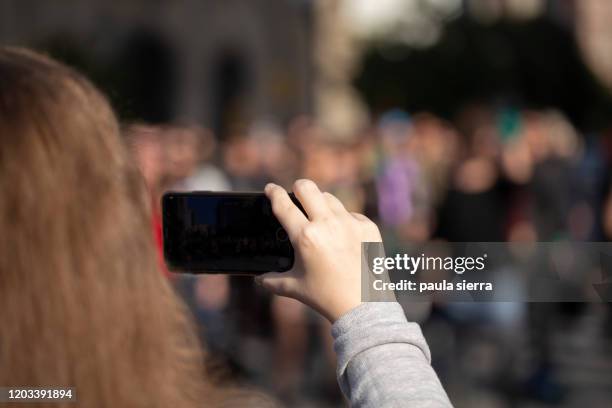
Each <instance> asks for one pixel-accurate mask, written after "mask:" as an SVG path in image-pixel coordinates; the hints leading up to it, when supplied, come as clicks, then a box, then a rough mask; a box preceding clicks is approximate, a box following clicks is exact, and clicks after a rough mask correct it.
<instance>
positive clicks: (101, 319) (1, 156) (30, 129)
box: [0, 47, 212, 407]
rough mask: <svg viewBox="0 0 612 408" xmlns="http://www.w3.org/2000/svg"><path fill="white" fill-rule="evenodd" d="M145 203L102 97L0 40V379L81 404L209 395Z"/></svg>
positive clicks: (183, 403) (188, 402) (174, 403)
mask: <svg viewBox="0 0 612 408" xmlns="http://www.w3.org/2000/svg"><path fill="white" fill-rule="evenodd" d="M147 204H148V200H147V198H146V195H145V194H144V192H143V183H142V180H141V178H140V177H139V176H138V175H137V173H136V172H135V170H134V169H133V166H132V165H131V163H130V161H129V159H128V156H127V154H126V152H125V149H124V148H123V146H122V141H121V140H120V136H119V130H118V125H117V122H116V119H115V117H114V115H113V112H112V110H111V109H110V107H109V105H108V103H107V102H106V100H105V99H104V97H103V96H102V95H101V94H100V93H99V92H98V91H97V90H96V89H95V88H94V87H93V86H92V85H91V84H90V83H89V82H88V81H87V80H85V79H84V78H83V77H82V76H80V75H79V74H77V73H76V72H75V71H73V70H71V69H69V68H67V67H65V66H63V65H61V64H59V63H57V62H55V61H53V60H51V59H48V58H46V57H43V56H41V55H38V54H36V53H33V52H29V51H25V50H22V49H14V48H1V47H0V327H2V331H1V333H0V384H1V385H3V386H30V387H33V386H63V387H75V389H76V398H77V400H78V401H79V405H82V406H87V407H95V406H117V407H119V406H120V407H128V406H129V407H132V406H134V407H135V406H147V407H149V406H164V407H188V406H193V405H194V404H195V403H197V402H199V404H200V405H201V404H203V403H206V402H210V399H209V398H210V397H211V394H210V393H211V391H212V390H211V389H210V388H209V387H205V385H204V384H205V382H204V381H203V377H204V376H203V372H202V364H201V362H202V358H201V355H200V353H199V352H198V348H197V344H196V343H197V342H196V340H195V337H194V336H193V334H192V331H191V329H190V326H189V323H188V322H187V321H186V318H185V317H184V316H185V313H184V311H183V310H182V306H181V304H180V302H179V301H178V300H177V299H176V297H175V295H174V293H173V291H172V289H171V287H170V286H169V284H168V283H167V282H166V281H165V280H164V278H163V277H162V275H161V274H160V273H159V271H158V267H157V264H156V258H155V253H154V246H153V243H152V239H151V234H150V222H149V214H148V210H147Z"/></svg>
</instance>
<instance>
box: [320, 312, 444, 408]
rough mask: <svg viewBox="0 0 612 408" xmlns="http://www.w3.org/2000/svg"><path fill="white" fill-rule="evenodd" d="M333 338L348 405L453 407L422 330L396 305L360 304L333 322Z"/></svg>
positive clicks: (338, 371) (342, 387)
mask: <svg viewBox="0 0 612 408" xmlns="http://www.w3.org/2000/svg"><path fill="white" fill-rule="evenodd" d="M332 336H333V337H334V349H335V351H336V355H337V358H338V368H337V376H338V382H339V384H340V388H341V389H342V392H343V393H344V395H345V396H346V397H347V398H348V399H349V401H350V405H351V407H424V408H425V407H452V404H451V403H450V401H449V399H448V396H447V395H446V392H445V391H444V388H443V387H442V384H440V380H439V379H438V376H437V375H436V373H435V371H434V370H433V368H431V365H430V362H431V356H430V353H429V347H428V346H427V342H426V341H425V338H424V337H423V334H422V333H421V328H420V327H419V325H418V324H416V323H409V322H408V321H407V320H406V316H405V315H404V311H403V310H402V308H401V306H400V305H399V304H398V303H395V302H387V303H383V302H377V303H364V304H362V305H360V306H358V307H356V308H354V309H353V310H351V311H349V312H348V313H346V314H345V315H343V316H342V317H340V319H338V320H337V321H336V322H335V323H334V325H333V326H332Z"/></svg>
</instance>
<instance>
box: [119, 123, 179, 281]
mask: <svg viewBox="0 0 612 408" xmlns="http://www.w3.org/2000/svg"><path fill="white" fill-rule="evenodd" d="M124 136H125V138H126V140H127V144H128V147H129V150H130V153H131V154H132V155H133V157H134V159H135V161H136V165H137V166H138V169H139V170H140V173H141V174H142V176H143V178H144V181H145V184H146V187H147V190H148V193H149V199H150V202H151V228H152V231H153V237H154V239H155V244H156V246H157V255H158V260H159V265H160V268H161V269H162V271H164V273H165V274H166V276H168V277H170V276H171V275H170V274H169V273H168V269H167V268H166V264H165V262H164V250H163V236H162V235H163V234H162V220H161V217H162V216H161V195H162V193H163V192H164V190H165V189H166V186H167V185H168V177H167V161H168V160H167V156H166V149H165V148H164V141H163V132H162V129H161V128H160V127H158V126H152V125H147V124H141V123H136V124H132V125H129V126H127V127H126V129H125V130H124Z"/></svg>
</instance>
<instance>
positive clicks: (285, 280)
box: [256, 180, 381, 323]
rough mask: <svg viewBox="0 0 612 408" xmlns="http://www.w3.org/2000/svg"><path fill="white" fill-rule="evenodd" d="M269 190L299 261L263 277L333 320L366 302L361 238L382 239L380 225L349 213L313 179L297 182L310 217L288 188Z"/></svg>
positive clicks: (274, 289)
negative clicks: (363, 298) (292, 198)
mask: <svg viewBox="0 0 612 408" xmlns="http://www.w3.org/2000/svg"><path fill="white" fill-rule="evenodd" d="M265 192H266V195H267V196H268V198H269V199H270V201H272V210H273V212H274V215H276V217H277V218H278V220H279V221H280V223H281V224H282V225H283V227H284V228H285V230H286V231H287V233H288V234H289V239H290V240H291V243H292V244H293V248H294V249H295V252H296V263H295V265H294V268H293V269H292V270H291V271H289V272H285V273H276V272H271V273H266V274H264V275H261V276H259V277H257V278H256V280H257V282H258V283H260V284H261V285H263V286H264V287H265V288H267V289H269V290H270V291H272V292H273V293H275V294H277V295H281V296H287V297H291V298H294V299H297V300H299V301H301V302H303V303H305V304H307V305H309V306H311V307H312V308H314V309H315V310H317V311H319V312H320V313H321V314H322V315H323V316H325V317H326V318H327V319H329V320H330V321H331V322H332V323H333V322H334V321H336V319H338V318H339V317H340V316H342V315H343V314H344V313H346V312H348V311H349V310H351V309H353V308H354V307H356V306H358V305H359V304H360V303H361V243H362V242H380V241H381V236H380V231H379V230H378V227H377V226H376V224H374V223H373V222H372V221H370V220H369V219H368V218H367V217H365V216H363V215H361V214H356V213H349V212H348V211H347V210H346V209H345V208H344V206H343V205H342V203H341V202H340V200H338V199H337V198H336V197H334V196H333V195H331V194H329V193H322V192H321V191H320V190H319V188H318V187H317V185H316V184H315V183H313V182H312V181H310V180H298V181H296V182H295V184H294V185H293V192H294V193H295V195H296V197H297V198H298V200H299V201H300V203H301V204H302V206H303V207H304V210H305V211H306V213H307V214H308V217H306V216H305V215H304V213H302V211H300V209H299V208H298V207H296V205H295V204H294V203H293V202H292V201H291V198H289V195H288V194H287V191H285V189H283V188H282V187H280V186H277V185H275V184H268V185H267V186H266V189H265Z"/></svg>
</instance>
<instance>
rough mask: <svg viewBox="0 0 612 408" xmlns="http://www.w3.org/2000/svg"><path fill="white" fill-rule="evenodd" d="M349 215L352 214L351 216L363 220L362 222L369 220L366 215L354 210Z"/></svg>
mask: <svg viewBox="0 0 612 408" xmlns="http://www.w3.org/2000/svg"><path fill="white" fill-rule="evenodd" d="M351 215H352V216H353V218H355V219H356V220H357V221H364V222H367V221H371V220H370V219H369V218H368V217H366V216H365V215H363V214H359V213H356V212H352V213H351Z"/></svg>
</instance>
